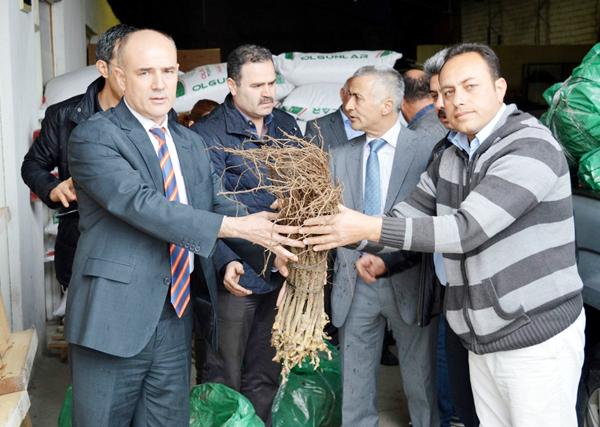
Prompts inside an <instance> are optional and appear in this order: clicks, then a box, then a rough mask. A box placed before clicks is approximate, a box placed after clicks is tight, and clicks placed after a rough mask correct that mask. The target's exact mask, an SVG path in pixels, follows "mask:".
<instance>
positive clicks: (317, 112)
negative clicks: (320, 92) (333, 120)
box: [312, 107, 336, 116]
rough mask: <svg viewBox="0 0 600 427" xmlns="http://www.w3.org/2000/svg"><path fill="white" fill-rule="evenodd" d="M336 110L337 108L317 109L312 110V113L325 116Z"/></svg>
mask: <svg viewBox="0 0 600 427" xmlns="http://www.w3.org/2000/svg"><path fill="white" fill-rule="evenodd" d="M335 110H336V108H327V107H315V108H313V109H312V113H313V114H314V115H316V116H324V115H325V114H329V113H330V112H333V111H335Z"/></svg>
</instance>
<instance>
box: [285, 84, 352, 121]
mask: <svg viewBox="0 0 600 427" xmlns="http://www.w3.org/2000/svg"><path fill="white" fill-rule="evenodd" d="M340 88H341V85H340V84H338V83H314V84H308V85H304V86H299V87H297V88H296V89H294V90H293V91H292V92H291V93H290V94H289V95H288V96H287V97H286V98H285V99H284V100H283V102H282V103H281V107H280V108H281V109H282V110H283V111H286V112H288V113H290V114H291V115H292V116H294V118H296V119H297V120H303V121H308V120H312V119H316V118H318V117H322V116H324V115H326V114H329V113H333V112H334V111H335V110H337V109H338V108H339V106H340V105H341V103H342V101H341V99H340Z"/></svg>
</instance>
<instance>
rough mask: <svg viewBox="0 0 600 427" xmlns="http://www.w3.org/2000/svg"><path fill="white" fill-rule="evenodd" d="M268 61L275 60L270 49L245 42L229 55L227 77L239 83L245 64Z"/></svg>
mask: <svg viewBox="0 0 600 427" xmlns="http://www.w3.org/2000/svg"><path fill="white" fill-rule="evenodd" d="M267 61H271V62H273V54H272V53H271V51H270V50H269V49H267V48H266V47H262V46H257V45H255V44H243V45H241V46H238V47H236V48H235V49H234V50H233V52H231V53H230V54H229V55H228V56H227V77H229V78H230V79H232V80H233V81H235V82H236V83H238V84H239V83H240V79H241V77H242V66H243V65H244V64H248V63H256V62H267Z"/></svg>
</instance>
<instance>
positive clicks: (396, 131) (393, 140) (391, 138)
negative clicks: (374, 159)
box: [367, 118, 402, 148]
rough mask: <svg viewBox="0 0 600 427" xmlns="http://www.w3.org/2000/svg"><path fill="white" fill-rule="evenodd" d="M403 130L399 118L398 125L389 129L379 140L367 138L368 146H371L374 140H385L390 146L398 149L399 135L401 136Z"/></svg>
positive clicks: (395, 124)
mask: <svg viewBox="0 0 600 427" xmlns="http://www.w3.org/2000/svg"><path fill="white" fill-rule="evenodd" d="M401 128H402V125H401V124H400V119H399V118H398V120H396V123H394V126H392V127H391V128H389V129H388V130H387V132H386V133H384V134H383V135H381V136H380V137H379V138H373V137H370V136H367V144H369V143H370V142H371V141H373V140H374V139H380V138H381V139H383V140H385V142H387V143H388V144H390V145H391V146H392V147H394V148H396V144H397V143H398V135H400V129H401Z"/></svg>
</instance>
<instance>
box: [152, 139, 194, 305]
mask: <svg viewBox="0 0 600 427" xmlns="http://www.w3.org/2000/svg"><path fill="white" fill-rule="evenodd" d="M150 132H151V133H152V135H154V137H155V138H156V139H157V140H158V159H159V161H160V169H161V171H162V175H163V186H164V190H165V196H167V199H169V201H170V202H178V201H179V191H178V190H177V181H176V180H175V171H174V170H173V164H172V163H171V156H170V155H169V148H168V147H167V143H166V141H167V139H166V138H165V129H164V128H152V129H150ZM169 254H170V259H171V304H173V308H174V309H175V312H176V313H177V316H178V317H181V316H183V312H184V311H185V308H186V307H187V305H188V303H189V302H190V255H189V253H188V251H187V250H185V249H184V248H182V247H181V246H177V245H175V244H173V243H170V244H169Z"/></svg>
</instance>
